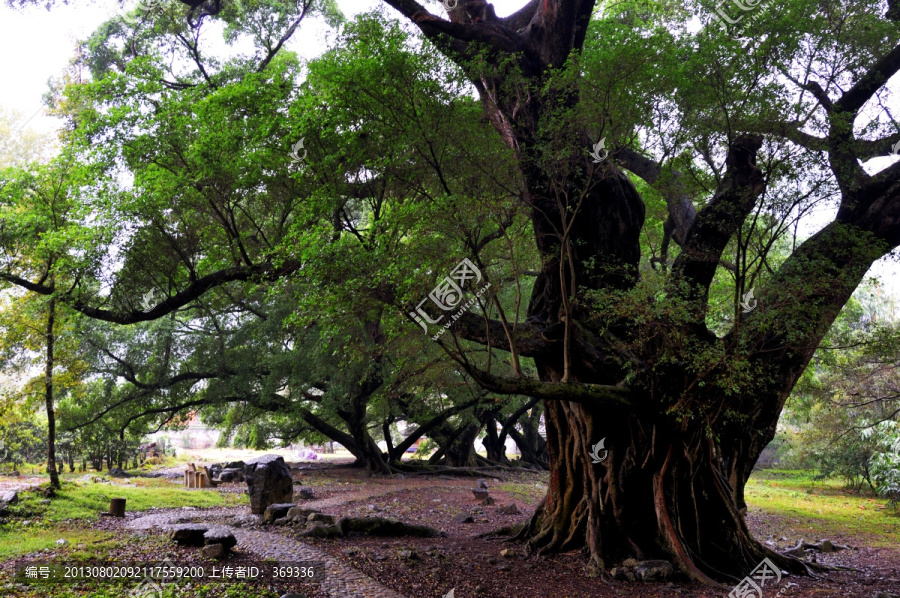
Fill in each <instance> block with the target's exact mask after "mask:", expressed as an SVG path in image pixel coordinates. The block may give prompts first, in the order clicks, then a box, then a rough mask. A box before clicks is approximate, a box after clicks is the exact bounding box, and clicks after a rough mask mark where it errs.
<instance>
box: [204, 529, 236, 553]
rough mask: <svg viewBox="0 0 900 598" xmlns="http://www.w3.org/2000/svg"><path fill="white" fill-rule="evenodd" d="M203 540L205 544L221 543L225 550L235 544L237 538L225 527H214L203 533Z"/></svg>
mask: <svg viewBox="0 0 900 598" xmlns="http://www.w3.org/2000/svg"><path fill="white" fill-rule="evenodd" d="M203 542H204V543H205V544H206V545H210V544H221V545H222V546H224V547H225V550H229V549H231V548H233V547H234V546H236V545H237V538H235V537H234V534H232V533H231V530H230V529H228V528H227V527H222V526H220V527H214V528H212V529H210V530H208V531H207V532H206V533H205V534H203Z"/></svg>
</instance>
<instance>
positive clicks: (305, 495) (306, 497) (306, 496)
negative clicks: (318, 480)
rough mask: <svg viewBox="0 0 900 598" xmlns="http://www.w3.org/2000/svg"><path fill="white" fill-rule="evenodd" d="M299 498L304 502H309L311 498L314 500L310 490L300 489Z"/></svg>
mask: <svg viewBox="0 0 900 598" xmlns="http://www.w3.org/2000/svg"><path fill="white" fill-rule="evenodd" d="M300 498H302V499H304V500H309V499H311V498H315V495H314V494H313V491H312V488H300Z"/></svg>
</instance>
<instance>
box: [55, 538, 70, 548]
mask: <svg viewBox="0 0 900 598" xmlns="http://www.w3.org/2000/svg"><path fill="white" fill-rule="evenodd" d="M56 544H57V545H58V546H64V545H66V544H68V541H67V540H66V539H65V538H60V539H59V540H57V541H56Z"/></svg>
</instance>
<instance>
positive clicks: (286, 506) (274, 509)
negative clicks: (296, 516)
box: [263, 502, 297, 523]
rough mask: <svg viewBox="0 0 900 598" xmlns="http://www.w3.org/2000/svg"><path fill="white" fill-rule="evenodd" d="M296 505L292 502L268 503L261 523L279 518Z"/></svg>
mask: <svg viewBox="0 0 900 598" xmlns="http://www.w3.org/2000/svg"><path fill="white" fill-rule="evenodd" d="M296 506H297V505H296V504H294V503H292V502H289V503H278V504H274V505H269V506H268V507H266V510H265V512H264V513H263V523H272V522H273V521H275V520H276V519H281V518H282V517H284V516H285V515H287V514H288V511H290V510H291V509H292V508H294V507H296Z"/></svg>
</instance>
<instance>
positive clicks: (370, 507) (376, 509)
mask: <svg viewBox="0 0 900 598" xmlns="http://www.w3.org/2000/svg"><path fill="white" fill-rule="evenodd" d="M368 509H369V510H370V511H374V512H376V513H378V512H380V511H382V510H383V509H382V508H381V507H379V506H378V505H369V506H368Z"/></svg>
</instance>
